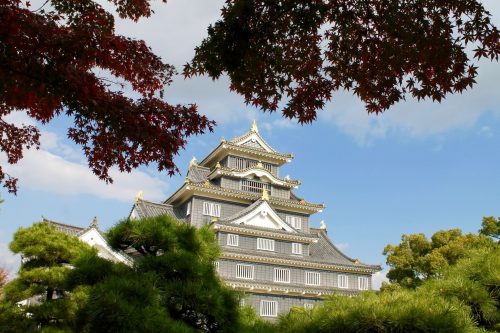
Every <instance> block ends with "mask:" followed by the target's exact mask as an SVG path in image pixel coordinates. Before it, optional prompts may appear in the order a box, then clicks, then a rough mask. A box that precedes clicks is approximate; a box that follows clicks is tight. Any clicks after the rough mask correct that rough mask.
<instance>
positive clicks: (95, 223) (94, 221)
mask: <svg viewBox="0 0 500 333" xmlns="http://www.w3.org/2000/svg"><path fill="white" fill-rule="evenodd" d="M90 227H91V228H96V229H99V222H98V221H97V216H94V218H93V219H92V222H90Z"/></svg>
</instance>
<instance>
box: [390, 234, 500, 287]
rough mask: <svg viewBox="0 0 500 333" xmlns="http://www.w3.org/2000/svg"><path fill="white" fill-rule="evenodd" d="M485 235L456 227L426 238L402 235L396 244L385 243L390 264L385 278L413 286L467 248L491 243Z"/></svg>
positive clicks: (465, 251)
mask: <svg viewBox="0 0 500 333" xmlns="http://www.w3.org/2000/svg"><path fill="white" fill-rule="evenodd" d="M491 246H493V242H492V241H491V239H489V238H488V237H485V236H482V235H475V234H465V235H464V234H463V233H462V231H461V230H460V229H451V230H446V231H445V230H441V231H438V232H436V233H435V234H434V235H432V237H431V239H428V238H427V237H426V236H425V235H424V234H411V235H403V236H402V237H401V243H400V244H398V245H390V244H389V245H387V246H386V247H385V248H384V251H383V254H384V255H387V265H388V266H389V267H390V270H389V272H388V273H387V277H388V278H389V281H391V282H395V283H398V284H399V285H401V286H403V287H407V288H415V287H417V286H419V285H421V284H422V282H423V281H425V280H427V279H429V278H431V277H436V276H439V275H440V274H441V273H442V271H443V269H445V268H446V267H448V266H449V265H453V264H455V263H456V262H457V261H458V260H459V259H460V258H462V257H464V256H465V255H466V253H467V252H468V251H469V250H470V249H474V248H482V247H486V248H488V247H491Z"/></svg>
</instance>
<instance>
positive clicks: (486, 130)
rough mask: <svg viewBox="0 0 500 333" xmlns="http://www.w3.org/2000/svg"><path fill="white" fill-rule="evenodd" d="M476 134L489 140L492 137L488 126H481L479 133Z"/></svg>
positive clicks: (491, 131)
mask: <svg viewBox="0 0 500 333" xmlns="http://www.w3.org/2000/svg"><path fill="white" fill-rule="evenodd" d="M477 134H479V135H481V136H485V137H487V138H491V137H493V130H492V129H491V127H489V126H483V127H481V128H480V129H479V131H477Z"/></svg>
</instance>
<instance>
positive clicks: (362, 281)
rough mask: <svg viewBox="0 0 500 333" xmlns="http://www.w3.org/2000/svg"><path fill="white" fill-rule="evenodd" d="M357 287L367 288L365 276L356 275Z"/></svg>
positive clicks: (360, 288)
mask: <svg viewBox="0 0 500 333" xmlns="http://www.w3.org/2000/svg"><path fill="white" fill-rule="evenodd" d="M358 289H359V290H368V278H367V277H366V276H358Z"/></svg>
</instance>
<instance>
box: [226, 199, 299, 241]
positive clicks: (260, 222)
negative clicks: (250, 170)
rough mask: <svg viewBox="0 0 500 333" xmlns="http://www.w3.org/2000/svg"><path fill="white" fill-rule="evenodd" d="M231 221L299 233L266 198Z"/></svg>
mask: <svg viewBox="0 0 500 333" xmlns="http://www.w3.org/2000/svg"><path fill="white" fill-rule="evenodd" d="M230 222H231V223H233V224H240V225H251V226H255V227H260V228H266V229H278V230H285V231H289V232H293V233H297V231H296V230H295V229H293V228H292V227H290V226H289V225H288V224H287V223H286V222H285V221H283V220H282V219H281V218H280V217H279V215H278V214H276V212H275V211H274V210H273V209H272V208H271V206H270V205H269V203H268V202H267V201H265V200H261V201H260V204H258V205H257V206H255V207H254V208H253V209H252V210H249V211H248V212H245V213H244V214H242V215H240V216H238V217H237V218H235V219H233V220H231V221H230Z"/></svg>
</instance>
